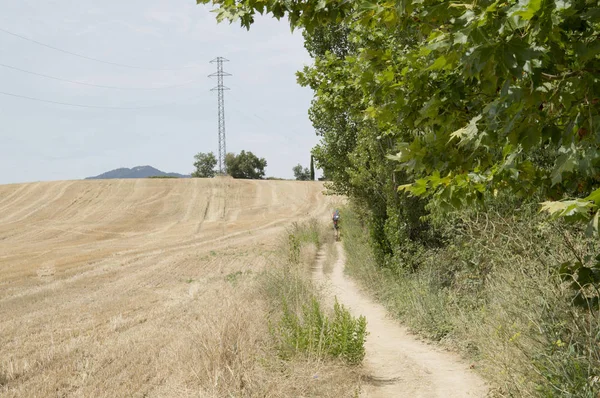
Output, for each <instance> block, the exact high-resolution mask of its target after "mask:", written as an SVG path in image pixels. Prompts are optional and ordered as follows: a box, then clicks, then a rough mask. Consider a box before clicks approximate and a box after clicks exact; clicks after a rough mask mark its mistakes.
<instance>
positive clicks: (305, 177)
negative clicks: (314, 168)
mask: <svg viewBox="0 0 600 398" xmlns="http://www.w3.org/2000/svg"><path fill="white" fill-rule="evenodd" d="M292 171H293V172H294V178H295V179H296V180H297V181H310V179H311V178H310V176H311V172H310V170H309V169H308V167H304V168H303V167H302V165H301V164H300V163H298V164H297V165H296V166H294V167H293V168H292Z"/></svg>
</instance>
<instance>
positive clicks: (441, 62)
mask: <svg viewBox="0 0 600 398" xmlns="http://www.w3.org/2000/svg"><path fill="white" fill-rule="evenodd" d="M447 64H448V62H447V61H446V57H445V56H443V55H442V56H441V57H439V58H438V59H436V60H435V62H434V63H433V64H431V66H430V67H429V68H427V70H439V69H443V68H444V66H446V65H447Z"/></svg>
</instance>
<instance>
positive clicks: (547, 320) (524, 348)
mask: <svg viewBox="0 0 600 398" xmlns="http://www.w3.org/2000/svg"><path fill="white" fill-rule="evenodd" d="M343 218H344V236H345V239H344V245H345V248H346V251H347V253H348V256H347V257H348V260H347V261H348V263H347V269H348V272H349V273H350V274H351V275H352V276H353V277H355V278H356V279H357V280H359V281H360V283H362V284H363V285H364V286H365V287H366V288H367V289H368V290H369V291H370V292H371V293H372V294H373V295H374V296H376V297H377V298H378V299H379V300H381V301H382V302H383V303H384V304H385V305H386V306H387V308H388V309H389V311H390V312H391V313H393V314H394V315H395V316H397V317H398V318H400V319H401V320H402V322H404V323H406V324H407V325H409V326H410V327H411V328H412V329H413V330H415V331H417V332H419V333H421V334H423V335H425V336H427V337H429V338H431V339H434V340H440V341H442V342H443V343H444V344H447V345H450V346H453V347H455V348H457V349H459V350H460V351H462V352H463V353H464V354H465V355H467V356H469V357H471V358H472V359H473V360H474V361H475V363H477V365H478V366H477V367H478V368H479V369H480V371H481V372H483V373H484V375H485V376H487V378H488V379H489V380H491V381H492V382H493V384H494V385H495V386H496V387H497V388H496V389H495V391H494V392H493V394H494V395H495V396H501V397H587V398H597V397H598V396H600V395H599V394H600V314H599V313H598V311H597V310H596V309H593V308H592V309H588V310H585V309H580V308H578V307H576V306H574V305H572V302H571V300H572V297H573V294H572V291H571V290H570V289H569V288H568V286H566V285H565V284H564V283H563V282H562V280H561V278H560V277H559V275H558V272H556V270H557V267H558V264H560V263H561V262H563V261H566V260H568V259H571V258H573V255H574V254H577V256H579V257H581V258H584V257H585V255H586V254H589V253H591V252H594V251H597V248H598V247H597V242H590V241H586V240H585V238H584V237H583V236H582V234H581V233H580V232H579V231H576V230H573V229H569V228H566V227H564V226H561V225H559V224H556V223H550V222H547V221H545V219H544V218H543V217H541V216H539V215H537V214H536V212H535V210H534V209H533V208H526V207H523V208H521V209H519V210H517V211H515V212H514V213H513V215H512V216H506V215H503V214H500V213H498V212H492V211H489V212H488V213H477V212H471V213H461V214H457V215H455V218H453V219H452V220H448V222H447V223H446V224H445V226H444V228H447V231H446V235H447V236H450V238H449V239H448V241H447V244H446V245H445V246H444V247H442V248H437V249H428V250H424V251H423V253H422V254H421V256H420V263H419V267H418V269H417V270H416V271H407V270H404V269H403V268H402V267H388V268H380V267H379V266H378V265H377V264H376V261H375V258H374V256H373V254H372V251H371V249H370V242H369V237H368V236H369V235H368V231H367V229H366V226H364V225H362V224H361V221H360V220H359V219H358V217H357V216H356V215H355V212H353V211H352V210H351V209H350V208H347V209H346V210H345V211H344V212H343ZM574 252H576V253H574Z"/></svg>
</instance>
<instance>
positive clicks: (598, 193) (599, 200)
mask: <svg viewBox="0 0 600 398" xmlns="http://www.w3.org/2000/svg"><path fill="white" fill-rule="evenodd" d="M586 199H587V200H591V201H592V202H594V203H595V204H596V206H600V188H599V189H596V190H595V191H594V192H592V193H591V194H589V195H588V196H587V197H586Z"/></svg>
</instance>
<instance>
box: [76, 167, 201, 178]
mask: <svg viewBox="0 0 600 398" xmlns="http://www.w3.org/2000/svg"><path fill="white" fill-rule="evenodd" d="M149 177H176V178H190V177H191V176H190V175H185V174H179V173H166V172H164V171H161V170H159V169H157V168H154V167H152V166H148V165H146V166H135V167H132V168H127V167H120V168H118V169H114V170H110V171H107V172H105V173H102V174H99V175H97V176H93V177H87V178H85V179H86V180H110V179H116V178H149Z"/></svg>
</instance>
